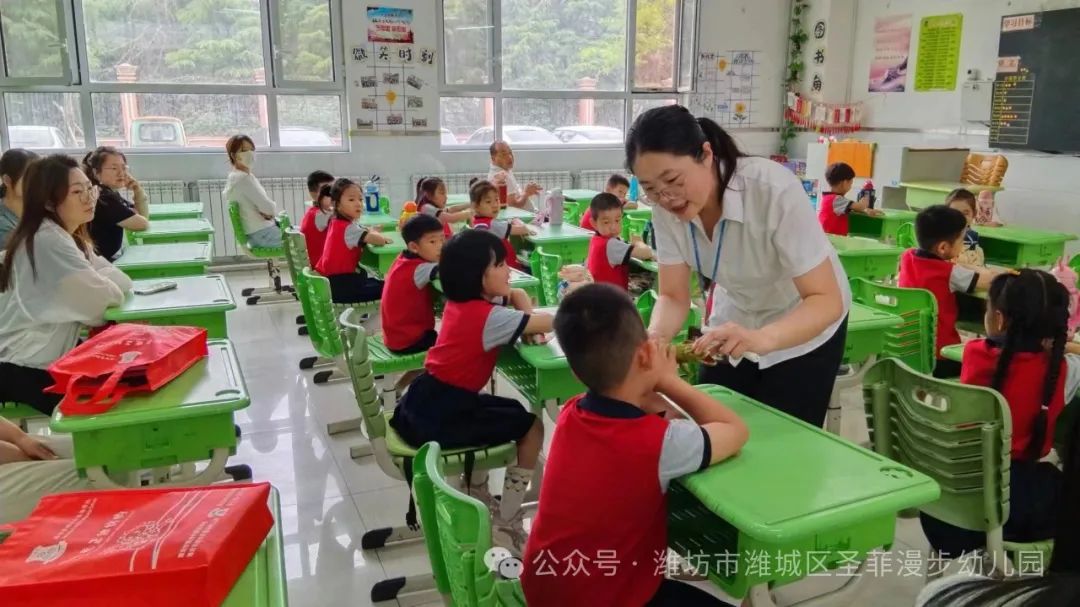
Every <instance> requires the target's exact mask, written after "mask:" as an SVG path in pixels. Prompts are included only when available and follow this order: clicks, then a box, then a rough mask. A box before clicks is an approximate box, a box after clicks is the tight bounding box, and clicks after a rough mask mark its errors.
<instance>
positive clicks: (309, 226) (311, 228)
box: [300, 206, 330, 268]
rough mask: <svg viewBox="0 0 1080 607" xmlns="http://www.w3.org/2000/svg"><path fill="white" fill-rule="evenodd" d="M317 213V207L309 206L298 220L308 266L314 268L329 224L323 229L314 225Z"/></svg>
mask: <svg viewBox="0 0 1080 607" xmlns="http://www.w3.org/2000/svg"><path fill="white" fill-rule="evenodd" d="M318 214H319V207H316V206H310V207H308V210H307V212H305V213H304V217H303V219H301V220H300V233H301V234H303V235H304V242H305V243H306V244H307V256H308V266H309V267H312V268H314V267H315V266H316V265H318V263H319V259H320V258H321V257H322V252H323V246H325V245H326V235H327V234H329V233H330V226H326V229H325V230H319V228H318V226H316V225H315V216H316V215H318Z"/></svg>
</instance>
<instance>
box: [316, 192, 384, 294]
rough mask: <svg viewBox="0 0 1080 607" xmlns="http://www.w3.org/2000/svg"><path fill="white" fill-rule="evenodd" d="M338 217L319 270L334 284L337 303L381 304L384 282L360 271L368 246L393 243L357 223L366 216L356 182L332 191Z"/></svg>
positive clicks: (328, 238) (332, 287)
mask: <svg viewBox="0 0 1080 607" xmlns="http://www.w3.org/2000/svg"><path fill="white" fill-rule="evenodd" d="M330 199H331V201H333V203H334V218H333V219H331V220H330V228H329V229H328V230H327V234H326V244H325V245H323V252H322V256H321V257H319V263H318V264H316V266H315V270H317V271H318V272H319V274H322V275H323V276H325V277H326V278H327V279H329V281H330V294H331V297H332V299H333V300H334V303H342V304H351V303H366V302H370V301H378V300H379V298H381V297H382V290H383V283H382V281H381V280H379V279H377V278H371V277H369V276H368V275H367V272H365V271H364V270H363V269H362V268H359V267H358V265H359V263H360V255H361V253H363V252H364V245H376V246H377V245H385V244H390V243H391V242H392V241H391V240H390V239H389V238H387V237H386V236H383V235H382V234H379V233H378V232H375V231H372V230H369V229H367V228H365V227H363V226H361V225H359V224H357V223H356V220H357V219H360V216H361V215H363V214H364V193H363V192H362V191H361V190H360V186H359V185H357V184H356V183H355V182H353V181H351V180H349V179H345V178H341V179H338V180H337V181H335V182H334V186H333V187H332V188H330Z"/></svg>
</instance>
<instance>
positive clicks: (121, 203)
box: [83, 146, 150, 261]
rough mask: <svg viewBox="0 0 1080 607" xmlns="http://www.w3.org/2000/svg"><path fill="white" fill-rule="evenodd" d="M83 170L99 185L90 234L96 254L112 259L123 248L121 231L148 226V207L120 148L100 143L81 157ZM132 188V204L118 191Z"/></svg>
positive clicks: (136, 230)
mask: <svg viewBox="0 0 1080 607" xmlns="http://www.w3.org/2000/svg"><path fill="white" fill-rule="evenodd" d="M83 171H84V172H85V173H86V176H87V177H89V178H90V182H91V183H93V184H94V185H96V186H98V188H99V189H100V194H99V195H98V201H97V209H95V210H94V221H92V222H91V223H90V237H91V238H93V240H94V245H95V246H96V247H97V252H98V254H99V255H101V256H102V257H104V258H105V259H108V260H109V261H113V260H115V259H116V258H117V257H119V256H120V251H121V249H123V248H124V230H131V231H133V232H142V231H143V230H145V229H146V228H149V227H150V221H149V220H148V219H147V217H149V216H150V208H149V206H148V205H147V198H146V194H145V193H144V192H143V189H142V185H140V184H139V182H138V180H136V179H135V178H134V177H132V176H131V173H128V167H127V157H126V156H124V155H123V154H122V153H120V151H119V150H117V149H116V148H113V147H109V146H102V147H99V148H98V149H96V150H94V151H93V152H90V153H89V154H87V155H86V156H85V157H84V158H83ZM123 189H128V190H131V194H132V197H133V198H134V203H131V202H129V201H128V200H127V199H126V198H124V197H123V196H122V195H121V194H120V190H123Z"/></svg>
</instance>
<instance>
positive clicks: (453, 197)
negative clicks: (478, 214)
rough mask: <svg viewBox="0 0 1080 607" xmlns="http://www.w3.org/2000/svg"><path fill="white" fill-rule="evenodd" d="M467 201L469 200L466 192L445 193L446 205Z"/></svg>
mask: <svg viewBox="0 0 1080 607" xmlns="http://www.w3.org/2000/svg"><path fill="white" fill-rule="evenodd" d="M468 202H469V195H468V194H447V195H446V204H448V205H454V204H468Z"/></svg>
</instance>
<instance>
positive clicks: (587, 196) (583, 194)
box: [562, 190, 600, 204]
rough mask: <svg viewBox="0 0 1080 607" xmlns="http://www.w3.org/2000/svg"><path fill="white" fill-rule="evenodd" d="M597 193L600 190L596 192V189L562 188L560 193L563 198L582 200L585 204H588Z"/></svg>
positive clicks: (573, 200)
mask: <svg viewBox="0 0 1080 607" xmlns="http://www.w3.org/2000/svg"><path fill="white" fill-rule="evenodd" d="M599 193H600V192H597V191H596V190H563V192H562V195H563V198H565V199H566V200H569V201H570V202H584V203H585V204H589V203H590V202H592V199H593V198H595V197H596V195H597V194H599Z"/></svg>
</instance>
